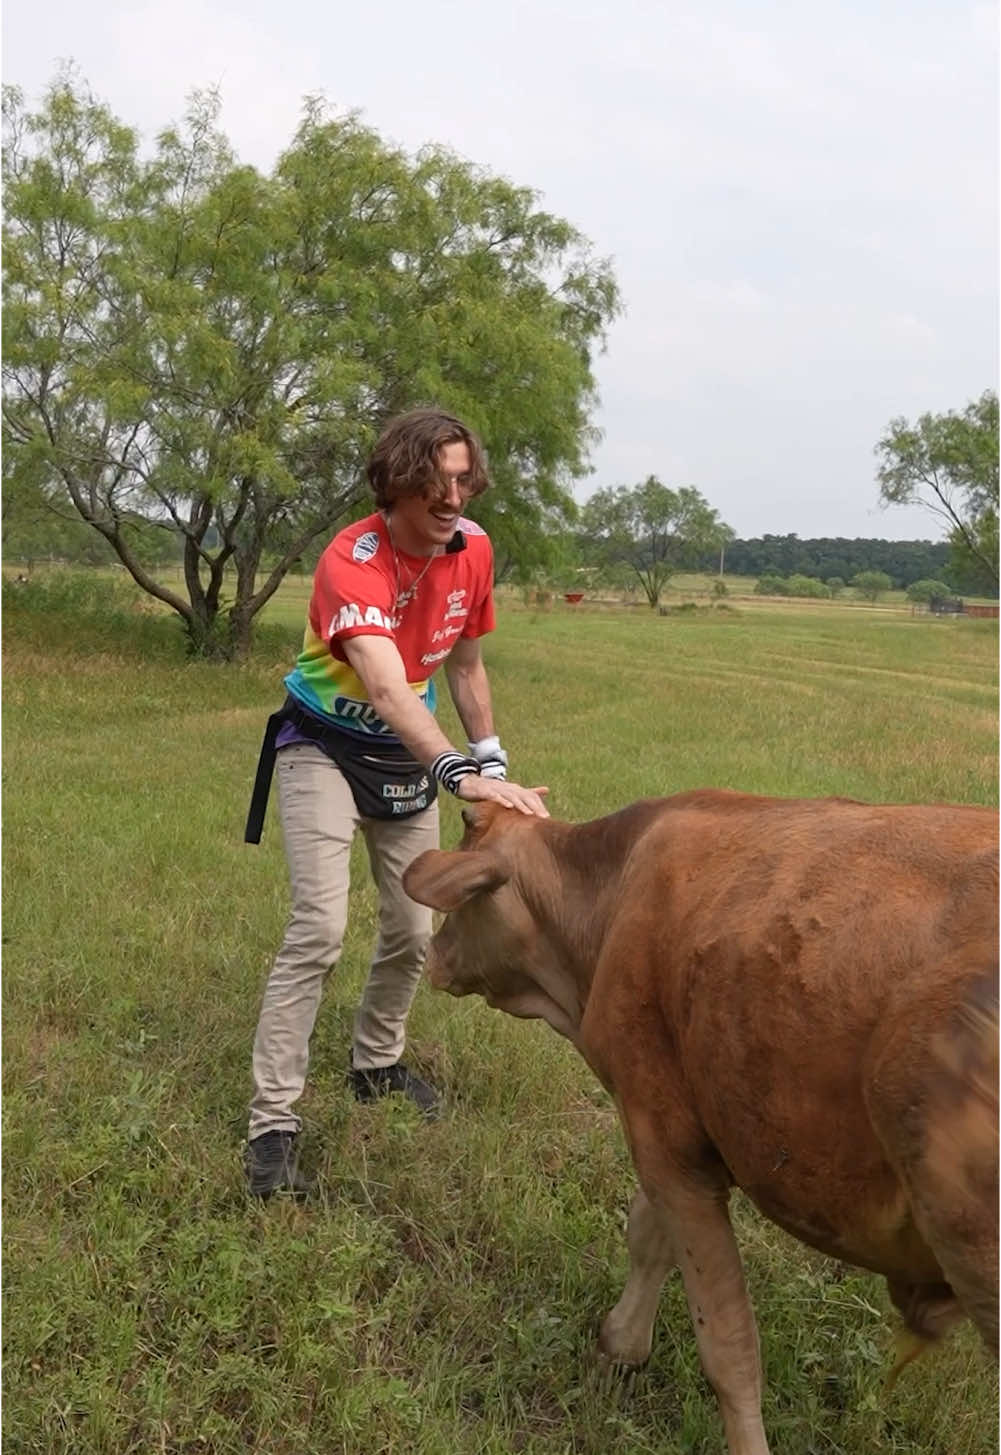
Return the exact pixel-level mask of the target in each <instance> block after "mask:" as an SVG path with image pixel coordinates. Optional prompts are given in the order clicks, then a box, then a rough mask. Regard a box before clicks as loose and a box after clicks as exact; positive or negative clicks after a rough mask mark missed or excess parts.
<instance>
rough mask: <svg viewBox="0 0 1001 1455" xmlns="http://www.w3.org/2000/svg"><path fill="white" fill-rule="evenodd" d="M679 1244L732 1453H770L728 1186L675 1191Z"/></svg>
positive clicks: (675, 1230) (688, 1293) (708, 1371)
mask: <svg viewBox="0 0 1001 1455" xmlns="http://www.w3.org/2000/svg"><path fill="white" fill-rule="evenodd" d="M669 1218H670V1226H671V1232H672V1237H673V1240H674V1246H675V1248H676V1249H677V1252H678V1262H679V1264H680V1266H681V1273H682V1277H683V1278H684V1281H685V1294H686V1296H687V1298H688V1309H689V1312H690V1314H691V1317H692V1323H693V1325H694V1327H695V1337H696V1340H697V1342H698V1346H699V1357H700V1358H701V1360H702V1367H703V1369H704V1370H705V1372H706V1377H707V1378H708V1380H709V1382H710V1384H711V1385H712V1387H713V1389H714V1390H715V1391H716V1398H717V1399H718V1400H719V1407H720V1414H721V1415H722V1417H723V1428H724V1430H725V1431H726V1439H727V1448H728V1449H729V1451H730V1455H768V1442H767V1440H766V1439H765V1429H764V1425H763V1424H762V1420H761V1356H760V1352H759V1348H758V1331H757V1327H756V1325H755V1322H754V1311H753V1309H752V1308H751V1301H750V1299H749V1298H748V1296H747V1287H746V1285H745V1283H744V1270H743V1267H742V1266H741V1262H740V1253H739V1251H738V1249H737V1240H736V1239H735V1237H734V1235H733V1228H732V1227H731V1226H730V1215H729V1212H728V1210H727V1195H726V1192H725V1191H723V1190H720V1191H710V1190H708V1189H698V1190H696V1189H695V1188H692V1189H690V1190H686V1191H685V1192H684V1193H683V1194H682V1195H680V1196H679V1195H677V1194H676V1192H675V1191H674V1190H672V1192H671V1206H670V1212H669Z"/></svg>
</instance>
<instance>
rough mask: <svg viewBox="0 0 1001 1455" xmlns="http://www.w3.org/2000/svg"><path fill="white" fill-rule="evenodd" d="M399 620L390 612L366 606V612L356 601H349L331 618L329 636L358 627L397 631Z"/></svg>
mask: <svg viewBox="0 0 1001 1455" xmlns="http://www.w3.org/2000/svg"><path fill="white" fill-rule="evenodd" d="M399 624H400V623H399V620H398V619H397V618H396V617H395V616H390V614H389V612H388V611H382V610H381V609H380V608H379V607H378V606H366V607H365V609H364V610H362V608H361V607H360V606H359V605H358V603H357V602H356V601H347V602H345V604H344V605H343V606H342V607H341V609H340V611H338V612H335V614H334V615H333V616H332V617H331V618H330V626H329V627H328V628H327V636H328V637H332V636H336V635H337V633H338V632H343V631H350V630H351V628H352V627H356V626H379V627H382V628H383V629H384V630H385V631H389V632H391V631H395V630H396V628H397V627H398V626H399Z"/></svg>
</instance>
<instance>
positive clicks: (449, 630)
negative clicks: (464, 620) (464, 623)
mask: <svg viewBox="0 0 1001 1455" xmlns="http://www.w3.org/2000/svg"><path fill="white" fill-rule="evenodd" d="M461 631H462V627H461V626H443V627H440V628H439V629H438V631H436V632H432V633H431V640H432V641H433V642H447V641H448V639H449V637H457V636H458V635H459V633H460V632H461Z"/></svg>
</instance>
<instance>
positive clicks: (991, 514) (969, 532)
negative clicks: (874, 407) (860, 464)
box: [876, 390, 998, 591]
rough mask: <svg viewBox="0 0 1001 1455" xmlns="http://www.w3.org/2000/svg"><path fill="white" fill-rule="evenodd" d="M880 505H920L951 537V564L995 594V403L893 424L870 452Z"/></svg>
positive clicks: (988, 400) (979, 402) (989, 397)
mask: <svg viewBox="0 0 1001 1455" xmlns="http://www.w3.org/2000/svg"><path fill="white" fill-rule="evenodd" d="M876 455H877V457H878V459H879V461H880V464H879V469H878V471H877V475H876V478H877V480H878V481H879V496H880V501H881V502H882V503H883V504H884V505H919V506H922V507H924V509H926V510H928V511H929V512H930V513H931V514H932V515H934V516H936V517H937V518H938V519H939V520H941V521H943V522H944V523H945V524H946V526H947V527H948V530H949V539H950V541H951V543H952V547H953V553H954V559H955V560H956V561H957V563H958V564H960V566H963V565H964V564H965V566H966V569H967V572H968V571H969V567H970V565H972V566H973V567H974V568H975V571H976V572H977V573H979V574H980V575H981V576H983V577H984V578H985V580H986V582H987V583H988V584H989V585H991V586H993V589H994V590H995V591H996V590H997V586H998V397H997V395H996V394H995V393H994V392H993V391H991V390H987V391H986V392H985V393H984V394H982V395H981V396H980V398H979V399H976V400H974V401H973V402H972V403H971V404H968V405H967V406H966V408H965V409H964V410H963V411H962V412H961V413H955V412H953V411H950V412H949V413H947V414H922V415H921V417H920V418H919V419H918V421H917V423H916V424H913V425H912V424H910V423H908V421H907V420H906V419H903V418H897V419H892V420H891V421H890V423H889V425H888V426H887V429H886V433H885V434H884V435H883V438H882V439H881V440H880V441H879V443H878V444H877V445H876Z"/></svg>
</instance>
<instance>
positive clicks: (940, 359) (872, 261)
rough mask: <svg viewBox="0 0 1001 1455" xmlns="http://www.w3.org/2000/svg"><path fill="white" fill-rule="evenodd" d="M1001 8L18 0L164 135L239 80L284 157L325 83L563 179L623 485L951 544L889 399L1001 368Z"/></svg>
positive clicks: (257, 144)
mask: <svg viewBox="0 0 1001 1455" xmlns="http://www.w3.org/2000/svg"><path fill="white" fill-rule="evenodd" d="M997 29H998V22H997V10H996V6H995V5H994V4H988V3H972V4H971V3H966V0H949V3H947V0H938V3H935V4H931V3H927V0H857V3H852V0H840V3H837V4H835V3H833V0H814V3H811V4H805V5H804V4H797V3H791V0H788V3H783V0H704V3H701V4H699V3H696V0H683V3H678V4H672V3H670V0H573V3H572V4H571V3H570V0H562V3H560V0H507V3H506V4H499V3H496V0H495V3H491V4H489V5H486V4H477V3H476V0H465V3H458V0H407V3H403V0H379V3H366V0H357V3H355V4H351V5H345V4H343V3H337V0H334V3H329V0H326V3H321V0H297V3H295V4H289V5H276V4H275V3H274V0H239V3H236V0H231V3H228V4H227V3H224V0H171V3H169V4H165V3H163V0H160V3H148V4H143V3H141V0H138V3H137V0H129V3H123V0H87V3H86V4H80V3H79V0H74V3H72V4H70V3H68V0H44V3H41V4H39V3H37V0H7V3H6V4H5V6H4V15H3V39H4V50H3V72H4V79H5V80H6V81H8V82H13V83H15V84H17V85H19V86H21V87H22V88H23V89H24V90H25V91H26V93H27V94H28V96H29V97H31V98H34V97H37V96H38V95H39V94H40V92H41V91H42V89H43V88H44V87H45V85H46V84H47V83H48V81H50V80H51V78H52V76H53V75H54V73H55V71H56V67H57V65H58V63H59V61H60V60H61V59H73V60H74V61H76V62H77V64H78V66H79V68H80V70H81V71H82V73H83V76H84V77H85V78H86V79H87V81H89V83H90V85H91V87H92V89H93V90H94V91H95V93H96V94H97V95H98V96H99V97H100V98H101V99H102V100H104V101H106V102H107V103H108V104H109V105H110V106H111V108H112V110H113V111H115V112H116V113H117V114H118V115H119V117H120V118H121V119H122V120H124V121H127V122H128V123H130V124H131V125H133V126H137V127H138V128H139V129H140V130H141V131H142V132H143V133H144V134H145V135H146V136H147V137H149V138H152V136H153V135H154V134H155V132H156V131H157V130H158V129H159V128H160V127H161V126H163V125H164V124H166V123H167V122H168V121H171V120H174V119H177V118H179V117H180V115H181V114H182V113H183V110H184V105H185V97H186V95H187V93H188V92H189V91H190V90H191V89H192V88H194V87H200V86H201V87H204V86H218V88H219V90H220V92H221V95H222V99H223V118H222V124H223V128H224V130H225V131H226V132H227V134H228V135H229V137H230V139H231V141H232V142H233V144H234V146H235V148H236V150H237V153H238V155H239V156H240V157H241V159H242V160H245V161H250V162H253V163H255V164H256V165H258V166H259V167H261V168H264V169H267V168H270V166H271V165H272V163H273V162H274V160H275V158H276V156H277V154H278V153H279V151H281V150H282V148H283V147H284V146H285V145H286V144H287V143H288V142H289V140H290V139H291V136H292V133H293V130H294V128H295V125H296V123H297V120H298V117H299V113H300V109H301V101H302V98H303V96H305V95H307V94H309V93H316V92H322V93H324V94H325V95H326V97H327V98H328V99H329V100H330V101H331V102H332V103H333V104H334V105H335V106H336V107H337V108H338V109H342V108H343V109H357V110H360V111H361V112H362V114H363V120H364V121H365V122H366V123H367V124H368V125H369V126H371V127H374V128H375V129H376V130H378V131H379V132H381V133H382V135H383V136H384V138H385V139H386V140H387V141H390V142H394V143H397V144H399V145H401V146H403V147H405V148H406V149H408V150H411V151H412V150H416V149H417V148H418V147H419V146H421V145H422V144H424V143H426V142H437V143H441V144H445V145H447V146H449V147H451V148H452V149H453V150H454V151H456V152H458V153H459V154H461V155H462V156H464V157H466V158H468V159H470V160H471V161H474V162H476V163H478V164H480V165H482V166H484V167H486V168H487V169H489V170H491V171H493V172H496V173H500V174H502V175H504V176H506V177H508V178H510V179H511V180H512V181H513V182H516V183H518V184H519V185H526V186H530V187H532V188H534V189H536V190H537V191H538V192H539V193H540V200H541V205H543V206H544V207H545V208H546V209H547V210H550V211H553V212H556V213H557V214H559V215H561V216H563V217H565V218H567V219H568V220H569V221H570V222H572V223H573V224H574V225H575V226H576V227H577V228H578V229H579V230H580V231H581V232H583V233H584V234H585V235H586V236H587V237H588V238H589V239H590V240H591V242H592V243H593V245H594V248H595V251H596V253H597V254H598V255H599V256H609V257H611V258H612V259H613V260H614V267H615V271H616V275H617V277H618V280H619V283H620V286H621V288H622V292H623V295H624V299H625V303H626V313H625V315H624V316H623V317H622V318H621V319H619V320H618V321H617V322H616V323H615V324H614V325H613V327H612V329H611V331H610V334H609V339H608V348H607V352H606V353H605V354H604V356H602V357H601V358H600V359H599V360H598V362H597V374H598V380H599V385H600V392H601V407H600V410H599V413H598V415H597V418H596V421H595V422H596V423H597V424H598V426H599V427H600V428H601V430H602V431H603V433H604V438H603V441H602V443H601V444H600V445H599V446H598V447H597V449H596V450H595V451H594V454H593V465H594V474H593V475H592V476H590V477H588V479H586V480H584V481H582V482H581V483H580V486H579V488H578V491H577V494H578V498H580V499H583V498H584V497H585V496H586V495H587V494H588V493H590V491H591V490H593V489H595V488H596V487H598V486H601V485H616V484H634V483H636V482H638V481H639V480H642V479H643V478H645V477H646V476H647V475H649V474H655V475H657V476H659V477H660V479H661V480H663V481H664V482H665V483H666V484H669V485H675V486H676V485H683V484H691V485H695V486H697V487H698V489H699V490H701V491H702V493H703V494H704V495H705V496H706V498H707V499H708V500H709V502H710V503H711V504H712V505H713V506H715V507H716V509H717V510H718V511H719V512H720V515H721V516H722V518H723V519H724V520H725V521H727V523H728V524H729V525H731V526H732V527H733V528H734V530H735V531H736V532H737V534H738V535H740V536H745V537H746V536H756V535H761V534H763V533H765V532H776V533H785V532H788V531H795V532H797V533H798V534H799V535H800V536H802V537H808V536H821V535H845V536H886V537H890V538H894V539H908V538H918V537H920V538H927V539H937V538H938V537H939V536H940V534H941V532H940V530H939V527H938V525H937V523H936V522H935V521H934V520H933V519H932V518H931V517H930V516H927V515H925V514H923V513H921V512H918V511H911V510H901V509H892V510H889V511H882V510H880V509H879V508H878V507H877V493H878V492H877V487H876V484H875V480H874V469H875V461H874V457H873V446H874V444H875V442H876V440H877V439H878V438H879V435H880V434H881V432H882V430H883V428H884V426H885V425H886V423H887V422H888V421H889V419H891V418H892V417H893V416H895V415H898V414H904V415H907V416H915V415H917V414H919V413H921V412H923V411H924V410H934V411H939V410H946V409H960V408H962V407H963V406H964V405H965V404H966V403H967V402H968V401H969V400H970V399H972V398H974V397H976V396H977V395H979V394H981V393H982V392H983V390H984V389H987V388H995V387H996V383H997V370H998V299H997V289H998V232H997V221H998V127H999V113H998V35H997Z"/></svg>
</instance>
